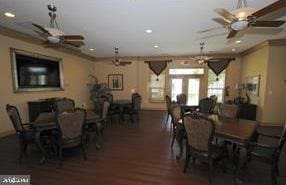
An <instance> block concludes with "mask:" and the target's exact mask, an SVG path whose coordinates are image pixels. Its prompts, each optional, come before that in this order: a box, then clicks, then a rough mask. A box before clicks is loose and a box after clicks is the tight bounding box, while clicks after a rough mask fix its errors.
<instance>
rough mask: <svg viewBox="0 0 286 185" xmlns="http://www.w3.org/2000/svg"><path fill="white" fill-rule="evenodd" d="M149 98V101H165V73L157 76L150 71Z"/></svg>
mask: <svg viewBox="0 0 286 185" xmlns="http://www.w3.org/2000/svg"><path fill="white" fill-rule="evenodd" d="M150 99H151V102H164V101H165V74H162V73H161V74H160V75H159V76H157V75H155V74H154V73H151V78H150Z"/></svg>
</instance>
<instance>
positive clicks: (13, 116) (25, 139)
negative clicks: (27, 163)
mask: <svg viewBox="0 0 286 185" xmlns="http://www.w3.org/2000/svg"><path fill="white" fill-rule="evenodd" d="M6 111H7V113H8V115H9V118H10V120H11V122H12V124H13V127H14V129H15V131H16V134H17V136H18V140H19V144H20V155H19V162H21V161H22V158H23V155H24V154H25V153H26V149H27V147H28V145H29V144H32V143H35V130H34V129H33V125H32V123H25V124H23V123H22V119H21V117H20V114H19V111H18V109H17V108H16V107H15V106H12V105H9V104H7V105H6Z"/></svg>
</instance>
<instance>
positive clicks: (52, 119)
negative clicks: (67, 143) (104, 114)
mask: <svg viewBox="0 0 286 185" xmlns="http://www.w3.org/2000/svg"><path fill="white" fill-rule="evenodd" d="M85 111H86V118H85V122H86V124H90V123H97V122H100V121H101V117H100V116H99V115H98V114H97V113H95V112H94V111H93V110H85ZM32 124H33V127H34V128H35V141H36V143H37V145H38V147H39V149H40V151H41V154H42V157H41V160H40V163H41V164H42V163H44V162H45V161H46V159H47V152H46V149H45V147H44V146H43V143H42V140H41V139H42V134H43V133H44V132H47V131H51V130H54V129H59V127H58V124H57V121H56V113H55V112H43V113H40V114H39V116H38V117H37V118H36V120H35V121H34V122H33V123H32Z"/></svg>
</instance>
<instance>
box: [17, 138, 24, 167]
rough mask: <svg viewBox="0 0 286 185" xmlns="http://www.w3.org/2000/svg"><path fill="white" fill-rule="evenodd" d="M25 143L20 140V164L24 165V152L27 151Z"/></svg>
mask: <svg viewBox="0 0 286 185" xmlns="http://www.w3.org/2000/svg"><path fill="white" fill-rule="evenodd" d="M24 145H25V144H24V142H23V141H22V140H21V139H20V140H19V146H20V155H19V159H18V160H19V163H22V158H23V155H24V153H25V152H24V151H25V146H24Z"/></svg>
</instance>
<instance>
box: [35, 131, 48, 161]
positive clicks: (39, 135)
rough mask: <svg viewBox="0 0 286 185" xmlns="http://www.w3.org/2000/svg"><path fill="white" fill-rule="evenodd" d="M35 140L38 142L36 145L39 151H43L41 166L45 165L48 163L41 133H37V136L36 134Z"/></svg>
mask: <svg viewBox="0 0 286 185" xmlns="http://www.w3.org/2000/svg"><path fill="white" fill-rule="evenodd" d="M35 140H36V143H37V145H38V147H39V149H40V150H41V153H42V158H41V160H40V164H43V163H45V162H46V151H45V149H44V147H43V145H42V143H41V131H37V132H36V134H35Z"/></svg>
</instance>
